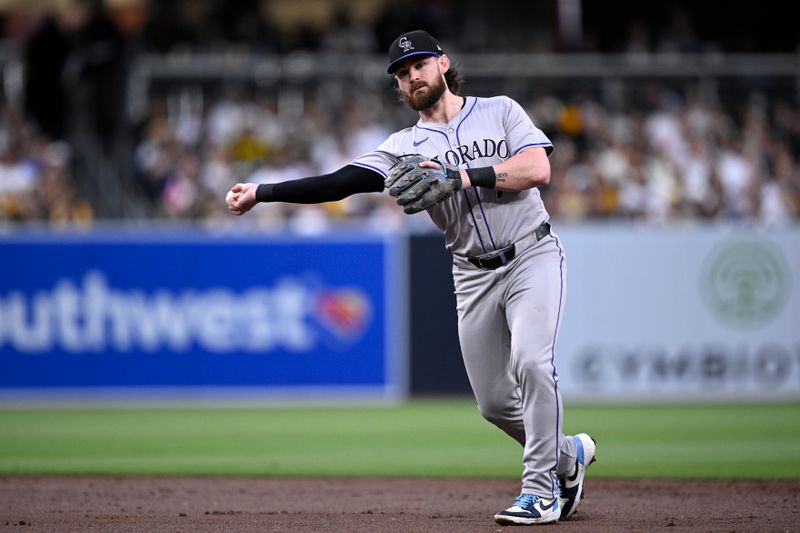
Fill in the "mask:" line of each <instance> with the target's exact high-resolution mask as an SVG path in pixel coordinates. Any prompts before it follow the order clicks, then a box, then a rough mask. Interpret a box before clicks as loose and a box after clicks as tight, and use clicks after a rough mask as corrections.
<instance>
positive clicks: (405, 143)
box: [351, 96, 553, 256]
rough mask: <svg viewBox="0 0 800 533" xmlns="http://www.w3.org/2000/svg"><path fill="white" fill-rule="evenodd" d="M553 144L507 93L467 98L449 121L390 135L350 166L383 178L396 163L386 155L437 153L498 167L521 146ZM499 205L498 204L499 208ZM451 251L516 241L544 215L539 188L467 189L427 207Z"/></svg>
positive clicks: (443, 158)
mask: <svg viewBox="0 0 800 533" xmlns="http://www.w3.org/2000/svg"><path fill="white" fill-rule="evenodd" d="M534 147H542V148H545V149H546V150H547V153H548V154H549V153H550V152H552V150H553V144H552V143H551V142H550V140H549V139H548V138H547V136H546V135H545V134H544V133H543V132H542V131H541V130H540V129H539V128H537V127H536V126H535V125H534V124H533V122H532V121H531V119H530V117H528V115H527V114H526V113H525V111H524V110H523V109H522V107H521V106H520V105H519V104H518V103H517V102H515V101H514V100H512V99H511V98H508V97H507V96H496V97H493V98H478V97H474V96H468V97H466V103H465V105H464V107H463V108H462V109H461V111H459V112H458V113H457V114H456V115H455V116H454V117H453V119H452V120H451V121H450V122H449V123H447V124H438V123H429V122H423V121H422V120H421V119H420V120H419V122H417V124H416V125H414V126H413V127H410V128H406V129H404V130H401V131H398V132H397V133H394V134H392V135H391V136H390V137H389V138H388V139H386V141H384V142H383V144H381V145H380V146H379V147H378V148H377V150H375V151H373V152H370V153H368V154H365V155H363V156H361V157H358V158H356V159H355V160H354V161H353V162H352V163H351V164H353V165H357V166H360V167H364V168H368V169H371V170H374V171H376V172H379V173H380V174H382V175H383V176H384V177H386V176H387V175H388V173H389V169H390V168H391V166H392V165H393V164H394V163H395V162H396V161H395V160H394V159H393V158H392V157H391V156H390V155H389V154H393V155H396V156H399V155H404V154H415V153H417V154H422V155H424V156H427V157H436V158H437V159H438V160H439V161H440V162H443V163H446V164H447V165H448V166H449V167H450V168H475V167H485V166H490V165H496V164H498V163H502V162H503V161H505V160H506V159H508V158H510V157H512V156H514V155H516V154H518V153H520V152H521V151H523V150H526V149H529V148H534ZM501 207H502V208H501ZM428 214H429V215H430V217H431V219H432V220H433V222H434V224H436V226H437V227H438V228H439V229H441V230H442V231H443V232H444V235H445V244H446V246H447V248H448V249H449V250H450V251H452V252H453V253H454V254H458V255H464V256H474V255H480V254H483V253H486V252H491V251H493V250H496V249H498V248H502V247H504V246H507V245H509V244H511V243H512V242H516V241H518V240H520V239H522V238H523V237H525V236H527V235H529V234H530V233H531V231H533V230H534V229H535V228H537V227H539V225H540V224H541V223H542V222H544V221H546V220H547V219H548V214H547V211H546V210H545V207H544V204H543V203H542V199H541V196H540V195H539V190H538V189H535V188H534V189H526V190H524V191H517V192H508V191H497V190H494V189H485V188H481V187H470V188H468V189H464V190H462V191H461V192H459V193H458V194H455V195H453V196H451V197H450V198H448V199H446V200H445V201H444V202H442V203H440V204H438V205H436V206H434V207H432V208H430V209H428Z"/></svg>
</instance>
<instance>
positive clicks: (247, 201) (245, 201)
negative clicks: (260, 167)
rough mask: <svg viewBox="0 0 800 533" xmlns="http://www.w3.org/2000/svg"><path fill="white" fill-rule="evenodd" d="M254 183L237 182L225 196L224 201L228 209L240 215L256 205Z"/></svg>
mask: <svg viewBox="0 0 800 533" xmlns="http://www.w3.org/2000/svg"><path fill="white" fill-rule="evenodd" d="M257 187H258V185H256V184H255V183H237V184H236V185H234V186H233V187H231V190H230V191H228V194H227V195H226V196H225V203H226V204H227V205H228V211H230V212H231V213H233V214H234V215H236V216H241V215H244V214H245V213H247V212H248V211H250V210H251V209H252V208H253V206H255V205H256V203H257V202H256V188H257Z"/></svg>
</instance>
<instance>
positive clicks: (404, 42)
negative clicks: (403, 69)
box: [397, 37, 414, 52]
mask: <svg viewBox="0 0 800 533" xmlns="http://www.w3.org/2000/svg"><path fill="white" fill-rule="evenodd" d="M397 46H399V47H400V48H402V49H403V52H408V51H409V50H413V49H414V46H413V45H412V44H411V41H409V40H408V37H403V38H401V39H400V40H399V41H398V42H397Z"/></svg>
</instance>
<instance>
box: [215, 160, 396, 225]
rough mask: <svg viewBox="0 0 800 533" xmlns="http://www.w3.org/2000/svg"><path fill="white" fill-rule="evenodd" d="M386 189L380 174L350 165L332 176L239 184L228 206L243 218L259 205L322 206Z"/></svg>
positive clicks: (227, 201)
mask: <svg viewBox="0 0 800 533" xmlns="http://www.w3.org/2000/svg"><path fill="white" fill-rule="evenodd" d="M383 187H384V185H383V176H381V175H380V174H378V173H377V172H374V171H372V170H368V169H366V168H363V167H359V166H355V165H346V166H344V167H342V168H340V169H339V170H337V171H336V172H332V173H330V174H323V175H322V176H312V177H308V178H302V179H298V180H292V181H284V182H281V183H270V184H261V185H257V184H255V183H237V184H236V185H234V186H233V187H232V188H231V190H230V191H229V192H228V195H227V196H226V198H225V202H226V203H227V204H228V210H229V211H230V212H231V213H233V214H234V215H237V216H239V215H243V214H245V213H247V212H248V211H250V210H251V209H252V208H253V207H254V206H255V205H256V204H257V203H259V202H288V203H292V204H321V203H324V202H334V201H336V200H341V199H343V198H347V197H348V196H351V195H353V194H358V193H362V192H381V191H382V190H383Z"/></svg>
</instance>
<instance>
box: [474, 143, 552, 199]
mask: <svg viewBox="0 0 800 533" xmlns="http://www.w3.org/2000/svg"><path fill="white" fill-rule="evenodd" d="M492 168H493V169H494V173H495V175H496V176H497V182H496V183H495V186H494V188H495V189H497V190H498V191H524V190H525V189H532V188H534V187H539V186H540V185H547V184H548V183H550V160H549V159H547V152H545V150H544V148H538V147H537V148H528V149H527V150H523V151H522V152H520V153H518V154H517V155H515V156H513V157H510V158H508V159H506V160H505V161H503V162H502V163H498V164H496V165H493V166H492ZM465 175H466V178H467V180H469V175H468V174H467V172H466V170H463V169H462V170H461V180H462V182H463V181H464V176H465ZM471 185H472V183H471V182H470V181H467V182H465V183H464V186H465V187H470V186H471Z"/></svg>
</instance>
